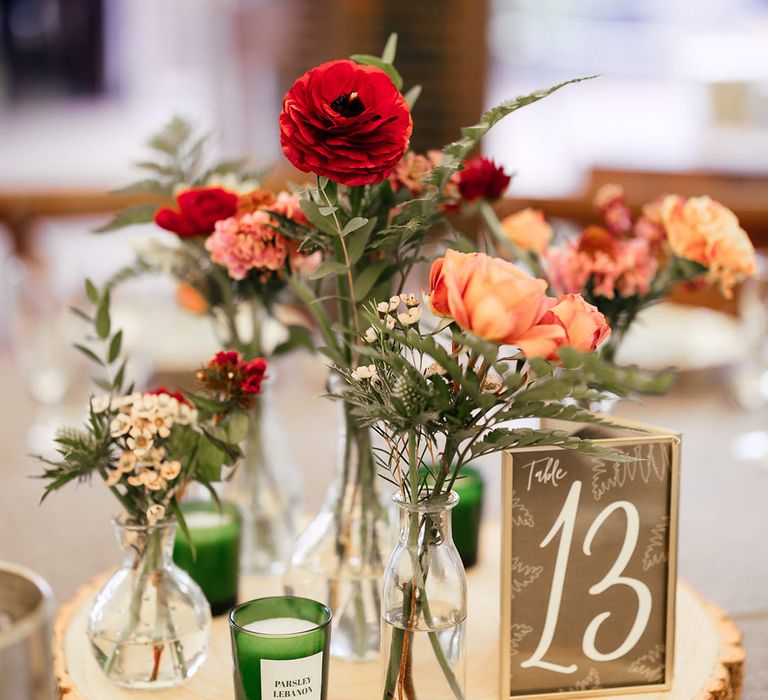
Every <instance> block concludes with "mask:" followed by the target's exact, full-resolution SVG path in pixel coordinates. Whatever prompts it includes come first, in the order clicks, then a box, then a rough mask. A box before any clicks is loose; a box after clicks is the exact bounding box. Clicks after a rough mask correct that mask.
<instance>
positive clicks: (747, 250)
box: [661, 195, 756, 298]
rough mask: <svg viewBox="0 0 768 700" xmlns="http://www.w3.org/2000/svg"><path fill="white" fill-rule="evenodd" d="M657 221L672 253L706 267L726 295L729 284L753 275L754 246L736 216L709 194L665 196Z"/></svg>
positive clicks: (727, 294)
mask: <svg viewBox="0 0 768 700" xmlns="http://www.w3.org/2000/svg"><path fill="white" fill-rule="evenodd" d="M661 222H662V224H663V226H664V229H665V230H666V233H667V240H668V241H669V245H670V248H671V249H672V252H673V253H674V254H675V255H677V256H679V257H681V258H687V259H689V260H694V261H696V262H698V263H701V264H702V265H704V266H706V267H708V268H709V278H710V280H713V281H718V282H719V283H720V287H721V289H722V291H723V294H724V295H725V296H726V297H727V298H730V297H731V296H732V295H733V291H732V290H733V286H734V284H736V283H737V282H738V281H740V280H741V279H743V278H744V277H746V276H749V275H753V274H755V270H756V260H755V249H754V248H753V247H752V243H751V241H750V240H749V236H748V235H747V233H746V231H744V229H743V228H741V226H739V220H738V219H737V218H736V215H735V214H734V213H733V212H732V211H731V210H730V209H728V208H727V207H724V206H723V205H722V204H720V203H718V202H716V201H714V200H713V199H710V198H709V197H706V196H704V197H691V198H689V199H687V200H686V199H683V198H682V197H680V196H678V195H669V196H667V197H665V198H664V200H663V201H662V203H661Z"/></svg>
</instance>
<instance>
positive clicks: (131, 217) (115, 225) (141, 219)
mask: <svg viewBox="0 0 768 700" xmlns="http://www.w3.org/2000/svg"><path fill="white" fill-rule="evenodd" d="M156 210H157V205H156V204H137V205H136V206H134V207H128V208H127V209H123V211H121V212H118V213H117V214H115V216H114V217H113V218H112V220H111V221H109V222H108V223H106V224H104V225H103V226H99V227H98V228H96V229H94V233H106V232H107V231H115V230H117V229H120V228H125V227H126V226H133V225H135V224H148V223H151V222H152V221H153V220H154V218H155V211H156Z"/></svg>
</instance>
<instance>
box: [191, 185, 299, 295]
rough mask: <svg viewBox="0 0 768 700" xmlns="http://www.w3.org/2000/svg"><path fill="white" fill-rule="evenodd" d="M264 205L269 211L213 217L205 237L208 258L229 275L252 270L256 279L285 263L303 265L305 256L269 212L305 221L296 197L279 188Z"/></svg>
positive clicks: (238, 275)
mask: <svg viewBox="0 0 768 700" xmlns="http://www.w3.org/2000/svg"><path fill="white" fill-rule="evenodd" d="M268 207H269V211H267V210H266V208H265V209H256V210H255V211H246V212H243V213H240V214H238V215H236V216H230V217H229V218H227V219H223V220H221V221H217V222H216V227H215V229H214V231H213V233H212V234H211V235H210V236H209V237H208V238H207V239H206V241H205V247H206V249H207V250H208V251H209V252H210V253H211V259H212V260H213V262H215V263H218V264H219V265H223V266H224V267H226V268H227V271H228V272H229V276H230V277H232V279H235V280H243V279H245V278H246V277H247V276H248V274H249V273H250V272H251V271H252V270H256V271H258V273H259V274H258V276H259V280H260V281H261V282H265V281H266V280H267V279H268V278H269V277H270V276H271V275H274V274H277V275H279V274H280V273H281V272H282V271H283V270H284V269H285V268H286V266H287V265H290V267H291V268H292V269H305V268H306V262H307V258H306V257H305V256H304V255H303V254H301V253H299V252H298V250H297V246H296V245H295V244H294V242H293V241H291V240H290V239H288V238H286V237H285V236H284V235H283V234H281V233H280V232H279V231H278V230H277V229H276V228H275V227H276V226H277V225H278V223H279V222H278V221H276V220H275V219H274V218H273V217H272V215H271V213H270V212H274V213H275V214H280V215H282V216H285V217H287V218H289V219H292V220H293V221H296V222H297V223H302V224H306V222H307V219H306V217H305V215H304V212H303V211H302V210H301V207H300V205H299V199H298V197H297V196H296V195H292V194H289V193H287V192H281V193H280V194H278V195H277V198H276V199H275V200H274V201H273V202H270V203H269V204H268Z"/></svg>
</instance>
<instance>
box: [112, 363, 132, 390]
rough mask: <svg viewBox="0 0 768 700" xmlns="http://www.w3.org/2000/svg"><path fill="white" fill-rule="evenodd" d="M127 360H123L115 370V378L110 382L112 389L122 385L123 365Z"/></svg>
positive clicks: (123, 377)
mask: <svg viewBox="0 0 768 700" xmlns="http://www.w3.org/2000/svg"><path fill="white" fill-rule="evenodd" d="M127 362H128V360H127V359H126V360H123V364H122V365H120V369H119V370H117V374H116V375H115V379H114V381H113V382H112V386H113V388H114V389H117V390H119V389H120V388H121V387H122V386H123V380H124V379H125V365H126V363H127Z"/></svg>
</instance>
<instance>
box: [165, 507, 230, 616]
mask: <svg viewBox="0 0 768 700" xmlns="http://www.w3.org/2000/svg"><path fill="white" fill-rule="evenodd" d="M181 510H182V512H183V513H184V520H185V521H186V523H187V529H188V530H189V536H190V538H191V540H192V543H193V544H194V553H193V550H192V547H191V546H190V541H189V539H187V536H186V535H185V534H184V532H183V531H182V530H181V528H178V529H177V531H176V542H175V543H174V546H173V560H174V562H176V564H177V566H180V567H181V568H182V569H184V570H185V571H186V572H187V573H188V574H189V575H190V576H191V577H192V578H193V579H194V581H195V582H196V583H197V585H198V586H200V588H201V589H202V590H203V593H205V597H206V598H207V599H208V602H209V603H210V604H211V614H212V615H223V614H224V613H226V612H229V610H230V609H231V608H232V607H233V606H234V605H235V604H236V603H237V586H238V578H239V572H240V511H239V510H238V508H237V506H236V505H235V504H234V503H228V502H226V501H225V502H223V503H222V504H221V510H219V507H218V506H217V505H216V503H214V502H213V501H188V502H186V503H182V505H181Z"/></svg>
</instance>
